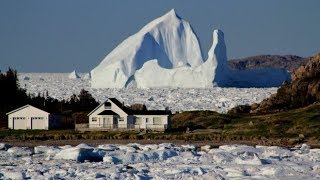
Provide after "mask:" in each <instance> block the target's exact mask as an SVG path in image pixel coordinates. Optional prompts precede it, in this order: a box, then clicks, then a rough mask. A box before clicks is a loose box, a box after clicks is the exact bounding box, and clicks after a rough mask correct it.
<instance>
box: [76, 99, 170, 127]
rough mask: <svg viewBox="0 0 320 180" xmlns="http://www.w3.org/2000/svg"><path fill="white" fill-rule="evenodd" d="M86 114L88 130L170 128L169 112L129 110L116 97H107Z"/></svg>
mask: <svg viewBox="0 0 320 180" xmlns="http://www.w3.org/2000/svg"><path fill="white" fill-rule="evenodd" d="M88 116H89V125H88V129H89V130H90V129H91V130H108V129H136V130H140V129H151V130H156V131H165V130H166V129H169V128H170V116H171V112H170V111H160V110H153V111H136V110H131V109H129V108H127V107H126V106H124V104H123V103H121V102H119V101H118V100H117V99H115V98H109V99H108V100H107V101H105V102H103V103H101V104H100V105H99V106H98V107H96V108H95V109H94V110H93V111H91V112H90V113H89V114H88ZM78 127H80V126H78Z"/></svg>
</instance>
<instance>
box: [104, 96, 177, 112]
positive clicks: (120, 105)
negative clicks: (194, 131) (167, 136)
mask: <svg viewBox="0 0 320 180" xmlns="http://www.w3.org/2000/svg"><path fill="white" fill-rule="evenodd" d="M109 100H110V101H112V102H113V103H114V104H116V105H117V106H118V107H119V108H121V109H122V110H123V111H124V112H125V113H127V114H128V115H170V114H171V111H166V110H150V111H148V110H146V111H138V110H132V109H130V108H128V107H127V106H125V105H124V104H123V103H121V102H120V101H119V100H118V99H116V98H109Z"/></svg>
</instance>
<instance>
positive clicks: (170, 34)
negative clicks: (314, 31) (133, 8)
mask: <svg viewBox="0 0 320 180" xmlns="http://www.w3.org/2000/svg"><path fill="white" fill-rule="evenodd" d="M269 75H270V76H272V77H269ZM285 80H290V76H289V74H288V73H287V72H286V71H282V70H261V71H234V70H231V69H229V67H228V64H227V53H226V45H225V42H224V34H223V32H222V31H220V30H215V31H214V32H213V44H212V47H211V49H210V50H209V52H208V59H207V60H206V61H203V59H202V55H201V49H200V45H199V42H198V39H197V37H196V35H195V33H194V32H193V30H192V28H191V26H190V24H189V23H187V22H186V21H184V20H182V19H181V18H180V17H178V16H177V15H176V13H175V11H174V10H171V11H170V12H168V13H167V14H165V15H164V16H162V17H160V18H157V19H155V20H154V21H152V22H150V23H149V24H147V25H146V26H144V27H143V28H142V29H141V30H140V31H139V32H138V33H136V34H134V35H132V36H130V37H129V38H127V39H126V40H125V41H123V42H122V43H121V44H120V45H119V46H118V47H116V48H115V49H114V50H113V51H112V52H111V53H110V54H109V55H107V56H106V57H105V59H104V60H103V61H102V62H101V63H100V64H99V65H98V66H97V67H96V68H94V69H93V70H92V71H91V85H92V87H93V88H124V87H131V86H135V87H138V88H153V87H182V88H208V87H212V86H222V87H225V86H236V87H238V86H240V87H270V86H279V85H280V84H281V83H282V82H283V81H285Z"/></svg>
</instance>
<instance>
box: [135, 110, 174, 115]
mask: <svg viewBox="0 0 320 180" xmlns="http://www.w3.org/2000/svg"><path fill="white" fill-rule="evenodd" d="M131 112H132V114H133V115H170V114H171V112H170V111H165V110H147V111H131Z"/></svg>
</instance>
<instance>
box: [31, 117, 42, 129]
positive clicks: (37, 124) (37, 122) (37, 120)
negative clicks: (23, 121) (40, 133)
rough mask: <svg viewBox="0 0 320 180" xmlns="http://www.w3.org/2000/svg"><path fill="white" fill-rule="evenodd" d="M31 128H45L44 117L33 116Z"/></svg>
mask: <svg viewBox="0 0 320 180" xmlns="http://www.w3.org/2000/svg"><path fill="white" fill-rule="evenodd" d="M31 129H45V123H44V118H43V117H31Z"/></svg>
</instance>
